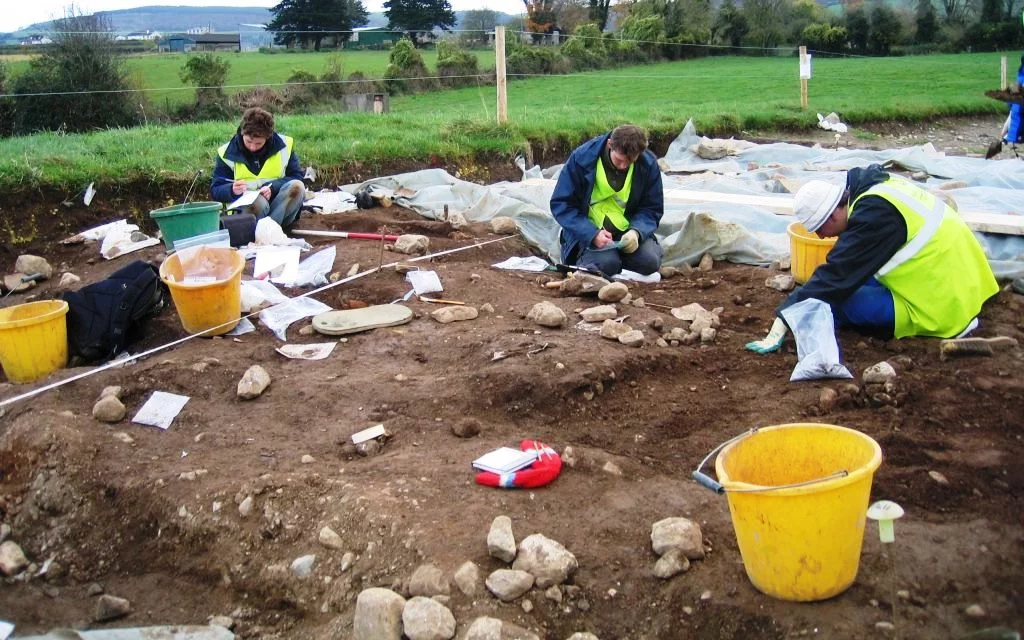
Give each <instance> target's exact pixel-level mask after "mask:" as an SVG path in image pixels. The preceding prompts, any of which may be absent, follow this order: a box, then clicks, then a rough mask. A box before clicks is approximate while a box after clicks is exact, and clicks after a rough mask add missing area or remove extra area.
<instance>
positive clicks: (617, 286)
mask: <svg viewBox="0 0 1024 640" xmlns="http://www.w3.org/2000/svg"><path fill="white" fill-rule="evenodd" d="M627 295H629V287H627V286H626V285H625V284H623V283H621V282H612V283H610V284H606V285H604V286H603V287H601V288H600V289H599V290H598V291H597V299H598V300H600V301H602V302H618V301H619V300H622V299H623V298H625V297H626V296H627Z"/></svg>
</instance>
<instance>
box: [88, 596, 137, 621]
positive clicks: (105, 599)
mask: <svg viewBox="0 0 1024 640" xmlns="http://www.w3.org/2000/svg"><path fill="white" fill-rule="evenodd" d="M131 612H132V603H131V602H128V601H127V600H125V599H124V598H118V597H116V596H112V595H108V594H103V595H102V596H100V598H99V600H98V601H97V602H96V613H95V614H93V620H95V621H96V622H106V621H107V620H117V619H118V618H123V617H125V616H126V615H128V614H129V613H131Z"/></svg>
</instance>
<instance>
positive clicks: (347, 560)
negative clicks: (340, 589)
mask: <svg viewBox="0 0 1024 640" xmlns="http://www.w3.org/2000/svg"><path fill="white" fill-rule="evenodd" d="M355 560H356V554H354V553H352V552H351V551H346V552H345V554H344V555H342V556H341V564H339V565H338V571H340V572H341V573H345V572H346V571H348V570H349V567H351V566H352V563H353V562H355Z"/></svg>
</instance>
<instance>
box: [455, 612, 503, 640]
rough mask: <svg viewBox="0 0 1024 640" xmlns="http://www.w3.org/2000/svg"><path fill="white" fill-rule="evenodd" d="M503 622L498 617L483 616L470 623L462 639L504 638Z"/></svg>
mask: <svg viewBox="0 0 1024 640" xmlns="http://www.w3.org/2000/svg"><path fill="white" fill-rule="evenodd" d="M502 626H503V623H502V621H501V620H498V619H497V618H488V617H486V616H481V617H479V618H477V619H476V620H474V621H473V623H472V624H470V625H469V629H467V630H466V635H464V636H462V640H502V635H501V629H502Z"/></svg>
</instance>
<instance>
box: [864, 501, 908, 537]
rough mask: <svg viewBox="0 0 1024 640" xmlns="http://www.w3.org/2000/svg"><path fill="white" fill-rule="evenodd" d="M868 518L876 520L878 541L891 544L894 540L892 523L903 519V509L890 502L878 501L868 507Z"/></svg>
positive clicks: (894, 533) (894, 534)
mask: <svg viewBox="0 0 1024 640" xmlns="http://www.w3.org/2000/svg"><path fill="white" fill-rule="evenodd" d="M868 517H869V518H871V519H872V520H878V539H879V540H881V541H882V542H884V543H891V542H893V541H894V540H896V531H895V530H894V527H893V521H894V520H899V519H900V518H901V517H903V507H901V506H900V505H898V504H896V503H895V502H893V501H891V500H879V501H878V502H876V503H874V504H872V505H871V506H870V507H868Z"/></svg>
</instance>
